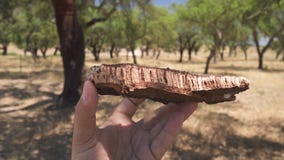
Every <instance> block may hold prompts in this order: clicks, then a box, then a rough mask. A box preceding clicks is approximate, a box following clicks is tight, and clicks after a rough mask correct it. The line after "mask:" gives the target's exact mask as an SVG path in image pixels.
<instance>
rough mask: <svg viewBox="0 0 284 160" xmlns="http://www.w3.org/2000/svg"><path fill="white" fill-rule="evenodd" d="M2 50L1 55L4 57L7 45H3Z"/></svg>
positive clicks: (6, 52)
mask: <svg viewBox="0 0 284 160" xmlns="http://www.w3.org/2000/svg"><path fill="white" fill-rule="evenodd" d="M2 50H3V53H2V55H3V56H6V55H7V54H8V45H3V46H2Z"/></svg>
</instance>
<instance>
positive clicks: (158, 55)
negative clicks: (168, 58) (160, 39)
mask: <svg viewBox="0 0 284 160" xmlns="http://www.w3.org/2000/svg"><path fill="white" fill-rule="evenodd" d="M160 55H161V49H160V48H159V49H158V54H157V55H156V59H159V57H160Z"/></svg>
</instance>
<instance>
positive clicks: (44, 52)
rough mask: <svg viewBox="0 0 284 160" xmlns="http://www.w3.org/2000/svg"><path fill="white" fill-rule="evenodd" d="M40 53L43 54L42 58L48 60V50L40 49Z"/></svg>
mask: <svg viewBox="0 0 284 160" xmlns="http://www.w3.org/2000/svg"><path fill="white" fill-rule="evenodd" d="M40 51H41V53H42V57H43V58H44V59H46V52H47V48H42V49H40Z"/></svg>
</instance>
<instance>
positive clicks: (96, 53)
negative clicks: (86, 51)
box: [92, 44, 100, 62]
mask: <svg viewBox="0 0 284 160" xmlns="http://www.w3.org/2000/svg"><path fill="white" fill-rule="evenodd" d="M92 53H93V55H94V57H95V61H96V62H98V61H100V55H99V51H98V49H97V45H96V44H94V45H93V47H92Z"/></svg>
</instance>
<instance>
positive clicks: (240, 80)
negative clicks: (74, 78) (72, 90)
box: [89, 64, 249, 103]
mask: <svg viewBox="0 0 284 160" xmlns="http://www.w3.org/2000/svg"><path fill="white" fill-rule="evenodd" d="M89 79H90V80H92V81H93V82H94V83H95V85H96V88H97V89H98V93H100V94H111V95H123V96H129V97H136V98H149V99H152V100H155V101H159V102H163V103H169V102H176V103H180V102H185V101H196V102H206V103H218V102H224V101H232V100H235V94H237V93H239V92H242V91H245V90H247V89H248V88H249V82H248V80H247V79H245V78H244V77H235V76H214V75H198V74H191V73H188V72H183V71H177V70H171V69H162V68H154V67H144V66H137V65H133V64H117V65H101V66H94V67H92V69H91V74H90V75H89Z"/></svg>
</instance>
